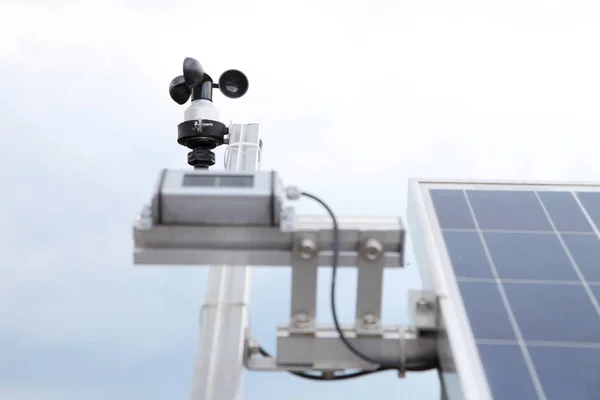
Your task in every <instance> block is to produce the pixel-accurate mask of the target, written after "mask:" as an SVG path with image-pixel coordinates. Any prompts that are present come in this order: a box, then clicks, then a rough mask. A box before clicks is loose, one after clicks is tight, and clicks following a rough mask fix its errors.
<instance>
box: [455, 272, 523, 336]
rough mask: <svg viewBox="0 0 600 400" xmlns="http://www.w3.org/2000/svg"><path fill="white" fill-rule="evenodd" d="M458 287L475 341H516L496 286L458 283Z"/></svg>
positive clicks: (478, 283) (479, 283) (491, 284)
mask: <svg viewBox="0 0 600 400" xmlns="http://www.w3.org/2000/svg"><path fill="white" fill-rule="evenodd" d="M458 285H459V288H460V293H461V296H462V299H463V303H464V305H465V309H466V311H467V316H468V317H469V321H470V322H471V329H472V331H473V335H474V336H475V338H476V339H506V340H516V336H515V333H514V331H513V329H512V326H511V325H510V321H509V319H508V314H507V312H506V307H504V303H503V302H502V297H500V290H499V289H498V285H497V284H495V283H481V282H459V283H458Z"/></svg>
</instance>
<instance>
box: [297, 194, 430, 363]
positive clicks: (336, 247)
mask: <svg viewBox="0 0 600 400" xmlns="http://www.w3.org/2000/svg"><path fill="white" fill-rule="evenodd" d="M302 195H303V196H305V197H308V198H310V199H313V200H314V201H316V202H317V203H319V204H320V205H321V206H323V208H324V209H325V210H326V211H327V213H328V214H329V216H330V217H331V221H332V223H333V241H332V253H333V254H332V261H331V289H330V293H329V295H330V306H331V315H332V317H333V324H334V325H335V330H336V331H337V333H338V335H339V336H340V340H341V341H342V342H343V343H344V345H345V346H346V348H347V349H348V350H350V352H352V353H353V354H354V355H355V356H357V357H358V358H360V359H362V360H364V361H366V362H369V363H371V364H376V365H379V367H380V368H381V369H383V370H389V369H399V368H400V367H402V365H401V364H402V363H401V361H400V360H398V361H389V360H376V359H374V358H372V357H369V356H367V355H366V354H364V353H363V352H361V351H360V350H358V349H357V348H356V347H354V346H353V345H352V343H350V341H349V340H348V339H347V338H346V337H345V336H344V332H343V331H342V328H341V326H340V323H339V320H338V316H337V307H336V304H335V285H336V281H337V268H338V263H339V256H340V230H339V226H338V222H337V218H336V217H335V214H334V213H333V210H332V209H331V208H330V207H329V206H328V205H327V204H326V203H325V202H324V201H323V200H321V199H320V198H319V197H317V196H315V195H313V194H311V193H307V192H302ZM436 366H437V361H436V362H432V363H431V364H423V365H414V366H412V365H411V366H410V367H411V368H410V370H411V371H426V370H428V369H432V368H435V367H436ZM403 367H404V368H405V370H409V368H408V365H404V366H403Z"/></svg>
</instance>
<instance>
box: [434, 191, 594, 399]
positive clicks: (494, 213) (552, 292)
mask: <svg viewBox="0 0 600 400" xmlns="http://www.w3.org/2000/svg"><path fill="white" fill-rule="evenodd" d="M440 192H441V191H440ZM461 195H463V197H464V198H465V199H466V202H463V199H461ZM465 195H466V196H465ZM432 197H433V196H432ZM450 198H452V200H449V199H450ZM465 203H466V204H465ZM469 205H470V208H469ZM434 208H435V211H436V213H437V215H438V219H439V221H440V223H441V224H442V223H443V224H442V225H441V226H440V229H441V230H442V234H443V238H444V242H445V243H444V244H445V249H446V250H447V253H448V257H449V260H450V262H451V264H452V268H453V271H454V275H455V278H456V279H458V282H457V284H458V288H459V292H460V296H461V298H462V303H463V305H464V308H465V313H466V317H467V319H468V321H469V324H470V327H471V331H472V333H473V336H474V338H475V341H476V345H477V348H478V350H479V356H480V358H481V361H482V365H483V367H484V369H485V374H486V377H487V380H488V383H489V386H490V389H491V391H492V394H493V397H494V400H499V399H501V400H504V399H506V400H509V399H510V400H512V399H522V400H529V399H538V394H537V393H536V389H535V387H536V385H535V384H534V381H533V380H532V373H533V374H535V376H537V377H538V378H539V382H540V384H541V387H542V388H543V391H544V394H545V396H546V398H547V400H558V399H561V400H562V399H577V400H591V399H594V400H596V399H600V379H598V376H600V314H599V308H600V307H599V306H598V304H600V236H598V228H599V227H600V192H580V193H576V194H575V193H573V192H571V191H562V192H556V191H544V190H542V191H536V188H534V187H531V190H479V189H473V190H466V191H464V192H463V191H459V190H452V191H446V193H445V194H444V196H441V195H440V196H438V197H437V203H436V202H434ZM471 211H472V213H471ZM473 215H474V217H475V222H476V224H473V220H472V217H473ZM472 224H473V225H475V226H474V227H473V226H471V225H472ZM477 228H479V229H480V230H481V231H479V232H478V231H477ZM449 229H451V230H450V231H449ZM452 229H462V231H458V230H452ZM481 238H483V242H482V241H481ZM561 239H562V240H561ZM486 250H487V252H486ZM488 258H489V259H491V261H492V265H490V263H489V261H490V260H489V259H488ZM492 266H493V267H494V268H495V272H497V275H495V274H494V270H493V269H492ZM578 272H581V274H579V273H578ZM581 276H583V279H585V281H586V282H587V284H588V285H585V283H586V282H581V280H580V279H581ZM499 288H502V290H503V291H504V293H505V294H506V299H507V300H508V306H507V303H506V302H505V301H504V300H503V297H502V296H501V291H500V290H499ZM590 289H591V293H590ZM514 324H516V328H518V332H520V333H521V335H522V339H523V340H524V342H520V341H518V340H517V334H516V333H517V332H515V331H514V326H513V325H514ZM494 343H496V344H494ZM520 346H527V351H528V352H529V354H530V355H531V360H532V362H533V364H531V363H530V364H529V366H530V367H531V371H530V368H528V366H527V363H526V362H525V360H526V358H525V357H524V355H523V351H522V350H523V349H522V348H521V347H520ZM467 373H468V372H467Z"/></svg>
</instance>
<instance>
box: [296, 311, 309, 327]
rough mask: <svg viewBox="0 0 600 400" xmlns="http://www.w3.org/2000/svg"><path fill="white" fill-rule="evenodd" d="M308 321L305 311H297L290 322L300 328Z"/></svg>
mask: <svg viewBox="0 0 600 400" xmlns="http://www.w3.org/2000/svg"><path fill="white" fill-rule="evenodd" d="M309 322H310V318H309V317H308V315H307V314H305V313H297V314H294V316H293V317H292V324H293V325H294V326H295V327H296V328H302V327H304V326H306V324H308V323H309Z"/></svg>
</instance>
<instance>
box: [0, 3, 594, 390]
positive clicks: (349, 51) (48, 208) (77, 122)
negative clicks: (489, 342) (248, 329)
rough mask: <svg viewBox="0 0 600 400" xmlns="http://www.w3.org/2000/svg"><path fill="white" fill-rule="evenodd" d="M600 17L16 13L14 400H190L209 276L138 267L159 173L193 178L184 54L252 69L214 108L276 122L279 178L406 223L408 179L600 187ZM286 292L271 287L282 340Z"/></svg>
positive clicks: (7, 376)
mask: <svg viewBox="0 0 600 400" xmlns="http://www.w3.org/2000/svg"><path fill="white" fill-rule="evenodd" d="M599 18H600V3H598V2H596V1H593V0H592V1H587V2H586V1H577V0H570V1H566V0H565V1H557V0H544V1H542V0H519V1H516V0H508V1H502V2H500V1H496V2H494V1H474V0H467V1H461V2H443V1H439V0H407V1H390V0H371V1H369V2H366V1H355V0H347V1H316V0H304V1H302V2H294V3H292V2H278V1H274V0H252V1H234V0H220V1H216V0H214V1H200V0H173V1H170V2H167V1H164V0H163V1H161V0H153V1H140V0H94V1H80V2H75V1H68V0H54V1H45V2H44V1H41V0H37V1H36V0H22V1H16V0H14V1H13V0H2V1H1V2H0V105H1V107H0V178H1V180H2V183H3V187H4V189H3V190H2V191H1V194H2V197H0V216H1V218H2V225H1V226H2V228H3V229H2V231H1V232H2V237H1V239H2V240H0V251H1V254H2V255H3V258H2V260H1V261H0V296H1V298H2V301H0V354H1V357H0V398H2V399H7V400H38V399H44V400H54V399H60V400H69V399H77V400H79V399H90V400H93V399H105V398H113V399H132V398H144V399H167V398H172V399H175V398H186V396H187V393H188V390H189V387H190V380H191V374H192V365H193V359H194V354H195V341H196V334H197V330H198V323H197V321H198V309H199V307H200V305H201V302H202V299H203V292H204V286H205V281H206V270H197V269H191V268H190V269H173V270H171V269H152V268H150V269H143V268H134V267H133V266H132V265H131V255H130V251H131V238H130V220H131V217H132V215H133V214H134V212H135V211H137V209H138V208H139V207H140V206H141V204H142V203H143V202H144V201H146V200H147V199H148V198H149V195H150V190H151V188H152V185H153V183H154V179H155V176H156V173H157V171H158V170H159V169H160V168H162V167H164V166H169V167H185V166H186V164H185V157H186V156H185V154H186V151H185V149H183V148H181V147H180V146H178V145H177V144H176V142H175V135H176V125H177V124H178V123H179V122H180V121H181V118H182V115H183V107H181V106H178V105H176V104H175V103H173V102H172V101H171V100H170V98H169V97H168V94H167V85H168V83H169V81H170V80H171V79H172V78H173V77H174V76H175V75H177V74H178V73H179V70H180V64H181V61H182V59H183V58H184V57H185V56H193V57H197V58H198V59H199V60H200V61H201V62H202V63H203V64H204V66H205V68H206V69H207V70H208V72H209V73H212V74H213V75H218V74H219V73H220V72H221V71H223V70H224V69H227V68H239V69H242V70H243V71H245V72H246V73H247V75H248V77H249V78H250V82H251V88H250V91H249V93H248V94H247V96H246V97H244V98H243V99H240V100H236V101H233V100H227V99H224V98H223V97H221V96H218V95H217V96H215V97H216V99H217V105H218V106H219V107H220V109H221V111H222V116H223V119H224V120H225V121H229V120H231V119H233V120H236V121H257V122H260V123H261V131H262V135H263V139H264V141H265V152H264V162H263V168H265V169H271V168H276V169H278V170H279V171H280V172H281V173H282V174H283V176H284V177H285V179H286V181H287V182H288V183H296V184H299V185H301V186H302V187H304V188H306V189H307V190H311V191H313V192H315V193H318V194H319V195H321V196H322V197H323V198H325V199H326V200H327V201H328V202H329V203H330V204H331V206H332V207H333V208H334V209H335V210H336V212H337V213H338V214H346V215H355V214H366V215H398V214H400V215H403V214H404V213H405V205H406V182H407V178H408V177H414V176H418V177H446V178H452V177H457V178H469V177H473V178H509V179H544V180H546V179H552V180H565V179H577V180H595V179H597V171H598V170H599V168H598V167H599V166H600V158H598V144H600V139H599V138H598V137H599V136H598V134H599V132H600V113H599V112H598V109H599V107H600V94H599V93H600V74H599V73H598V71H600V56H599V53H598V41H599V40H600V27H599V26H598V24H597V21H598V20H599ZM219 154H222V152H220V153H219ZM302 207H303V208H302V210H303V211H305V212H313V211H316V210H317V209H316V208H314V207H312V208H311V206H305V205H303V206H302ZM410 259H411V257H410V256H409V260H410ZM327 274H328V272H327V271H324V275H323V277H324V279H323V280H322V282H321V283H322V284H323V286H325V285H326V277H327ZM286 278H288V275H287V274H286V273H285V272H280V273H277V272H273V271H257V272H256V274H255V278H254V286H255V291H254V293H255V294H256V295H255V296H253V299H252V321H253V328H254V329H255V336H256V337H257V338H258V339H260V340H261V341H262V342H264V343H265V345H266V346H267V347H270V348H272V347H273V345H274V327H275V324H276V323H277V322H283V321H284V320H285V318H286V304H285V303H286V302H285V299H287V297H288V296H289V289H288V286H287V281H286ZM342 278H343V281H344V282H346V283H344V284H343V286H345V287H349V289H347V291H346V293H347V296H348V297H347V298H348V299H349V300H348V303H347V304H346V306H343V305H342V307H343V309H342V311H343V315H344V316H345V318H348V319H349V318H350V313H351V312H352V309H353V302H352V301H351V300H352V290H351V289H352V283H353V278H354V277H353V276H351V275H345V276H343V277H342ZM387 279H388V282H387V284H386V293H385V309H384V312H385V313H386V319H387V320H388V321H390V322H403V321H406V313H405V308H406V297H405V296H404V294H403V291H405V290H406V289H408V288H416V287H418V286H419V278H418V273H417V271H416V268H415V267H414V265H413V266H410V267H409V268H408V269H406V270H404V271H401V272H400V273H390V274H388V275H387ZM259 289H260V293H258V292H259ZM342 292H344V291H342ZM267 293H268V294H267ZM321 293H322V294H323V295H324V294H325V287H323V288H322V291H321ZM280 298H281V299H283V301H280V300H279V299H280ZM320 307H321V310H322V319H323V320H326V319H327V318H328V315H327V312H326V311H327V308H326V298H325V296H322V299H321V301H320ZM245 394H246V396H245V398H246V399H253V398H261V399H263V400H271V399H273V400H275V399H277V400H300V399H306V398H310V397H315V396H319V397H322V398H329V399H335V400H337V399H349V400H354V399H364V398H369V397H370V396H388V397H390V396H391V397H393V398H398V399H406V398H410V399H423V400H428V399H435V398H437V396H438V387H437V383H436V378H435V376H434V375H433V374H431V373H427V374H417V375H415V374H413V375H410V376H409V378H408V379H405V380H401V381H399V380H397V379H396V378H395V377H394V376H393V374H388V375H385V374H382V375H380V376H376V377H372V378H366V379H363V380H359V381H356V382H350V383H346V384H335V385H334V384H316V383H307V382H304V381H301V380H298V379H295V378H293V377H289V376H284V375H269V374H267V375H263V374H257V373H250V374H247V376H246V381H245Z"/></svg>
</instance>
